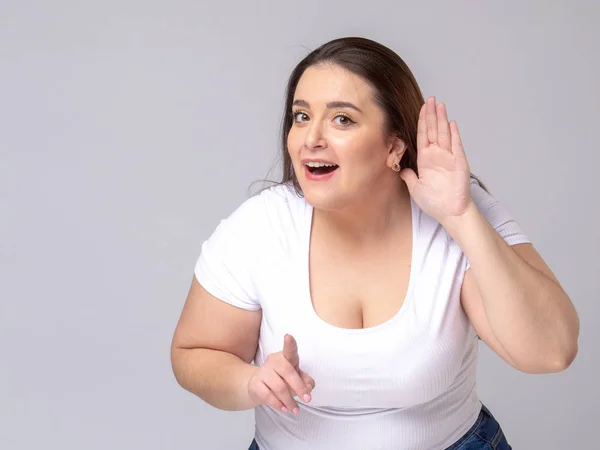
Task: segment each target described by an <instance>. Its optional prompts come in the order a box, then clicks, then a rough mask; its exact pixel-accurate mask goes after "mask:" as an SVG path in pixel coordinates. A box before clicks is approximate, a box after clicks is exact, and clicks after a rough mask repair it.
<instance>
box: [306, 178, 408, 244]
mask: <svg viewBox="0 0 600 450" xmlns="http://www.w3.org/2000/svg"><path fill="white" fill-rule="evenodd" d="M407 211H408V213H407ZM410 211H411V209H410V194H409V192H408V188H407V187H406V184H405V183H404V182H403V181H402V180H400V179H399V178H398V179H397V180H394V182H392V183H390V184H389V185H388V186H386V187H383V188H382V187H381V186H378V187H377V188H375V189H373V190H371V191H369V192H366V193H365V195H364V196H362V197H361V198H358V199H356V200H355V201H353V202H352V204H350V205H347V206H345V207H344V208H340V209H336V210H322V209H320V210H315V212H314V213H315V214H314V219H313V220H314V221H315V222H316V221H318V222H319V226H320V227H321V228H322V230H324V231H325V232H326V233H327V235H328V236H329V237H330V238H331V239H333V240H335V241H338V242H339V241H341V242H343V243H344V244H347V245H351V246H360V247H362V246H369V245H371V244H373V243H374V242H380V241H382V240H384V239H386V238H387V237H388V236H391V235H392V234H393V233H395V232H396V231H397V230H398V228H399V227H403V226H405V225H407V224H408V225H409V226H410V221H411V215H410ZM407 221H408V222H407Z"/></svg>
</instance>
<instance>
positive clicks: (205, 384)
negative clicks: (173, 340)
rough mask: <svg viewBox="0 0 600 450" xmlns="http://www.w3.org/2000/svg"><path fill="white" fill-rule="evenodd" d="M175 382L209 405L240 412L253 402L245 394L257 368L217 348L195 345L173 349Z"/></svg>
mask: <svg viewBox="0 0 600 450" xmlns="http://www.w3.org/2000/svg"><path fill="white" fill-rule="evenodd" d="M171 359H172V366H173V373H174V374H175V378H176V379H177V382H178V383H179V384H180V385H181V386H182V387H183V388H184V389H186V390H188V391H190V392H192V393H193V394H196V395H197V396H198V397H200V398H201V399H203V400H204V401H205V402H207V403H208V404H210V405H212V406H214V407H216V408H219V409H223V410H228V411H240V410H245V409H251V408H254V407H255V406H256V405H255V404H254V403H253V402H252V400H250V397H249V395H248V388H247V386H248V380H249V379H250V377H251V376H252V375H253V374H254V373H255V372H256V371H257V370H258V367H256V366H254V365H252V364H248V363H246V362H245V361H242V360H241V359H240V358H238V357H237V356H235V355H233V354H231V353H227V352H222V351H218V350H211V349H203V348H195V349H174V350H173V351H172V356H171Z"/></svg>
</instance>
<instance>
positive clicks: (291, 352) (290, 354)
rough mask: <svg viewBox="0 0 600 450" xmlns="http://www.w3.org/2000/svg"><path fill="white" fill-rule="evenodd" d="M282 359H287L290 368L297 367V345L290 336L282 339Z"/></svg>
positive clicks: (298, 361) (298, 359)
mask: <svg viewBox="0 0 600 450" xmlns="http://www.w3.org/2000/svg"><path fill="white" fill-rule="evenodd" d="M282 353H283V357H284V358H285V359H287V360H288V361H289V362H290V363H291V364H292V366H294V367H298V365H299V363H300V357H299V356H298V343H297V342H296V339H294V337H293V336H292V335H291V334H286V335H285V336H284V337H283V351H282Z"/></svg>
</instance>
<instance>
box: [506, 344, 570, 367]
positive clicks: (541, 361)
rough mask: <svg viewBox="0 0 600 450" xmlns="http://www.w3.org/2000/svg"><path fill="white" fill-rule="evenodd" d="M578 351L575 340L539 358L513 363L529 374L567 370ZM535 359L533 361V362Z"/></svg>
mask: <svg viewBox="0 0 600 450" xmlns="http://www.w3.org/2000/svg"><path fill="white" fill-rule="evenodd" d="M577 353H578V345H577V341H574V342H573V344H572V345H570V346H568V347H564V348H563V349H562V350H561V351H559V352H554V353H552V354H546V355H545V356H543V357H541V358H535V359H529V360H527V361H525V362H522V363H521V364H513V367H515V368H516V369H517V370H519V371H520V372H523V373H527V374H531V375H541V374H551V373H558V372H563V371H565V370H567V369H568V368H569V367H570V366H571V365H572V364H573V361H575V358H576V357H577ZM534 361H535V362H534Z"/></svg>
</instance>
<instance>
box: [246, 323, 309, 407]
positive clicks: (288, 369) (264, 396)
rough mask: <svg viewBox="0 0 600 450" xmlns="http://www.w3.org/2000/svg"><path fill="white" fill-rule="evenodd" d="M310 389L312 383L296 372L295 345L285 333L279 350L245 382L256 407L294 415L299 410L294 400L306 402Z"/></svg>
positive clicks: (297, 358) (297, 368)
mask: <svg viewBox="0 0 600 450" xmlns="http://www.w3.org/2000/svg"><path fill="white" fill-rule="evenodd" d="M314 388H315V380H313V379H312V377H310V376H309V375H307V374H306V373H304V372H303V371H302V370H301V369H300V357H299V356H298V344H297V343H296V340H295V339H294V338H293V337H292V336H291V335H289V334H286V335H285V336H284V338H283V350H282V351H280V352H277V353H271V354H270V355H269V356H267V358H266V359H265V362H264V363H263V365H262V366H260V367H259V369H258V370H257V371H256V372H255V373H254V375H253V376H252V377H251V378H250V379H249V380H248V394H249V395H250V399H251V400H252V401H253V402H254V403H255V404H256V405H257V406H258V405H268V406H270V407H271V408H273V409H275V410H276V411H283V412H288V411H291V412H293V413H294V414H298V412H299V411H300V409H299V407H298V403H296V401H295V400H294V397H295V396H297V397H299V398H301V399H303V400H304V401H305V402H309V401H310V399H311V396H310V393H311V391H312V390H313V389H314Z"/></svg>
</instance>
